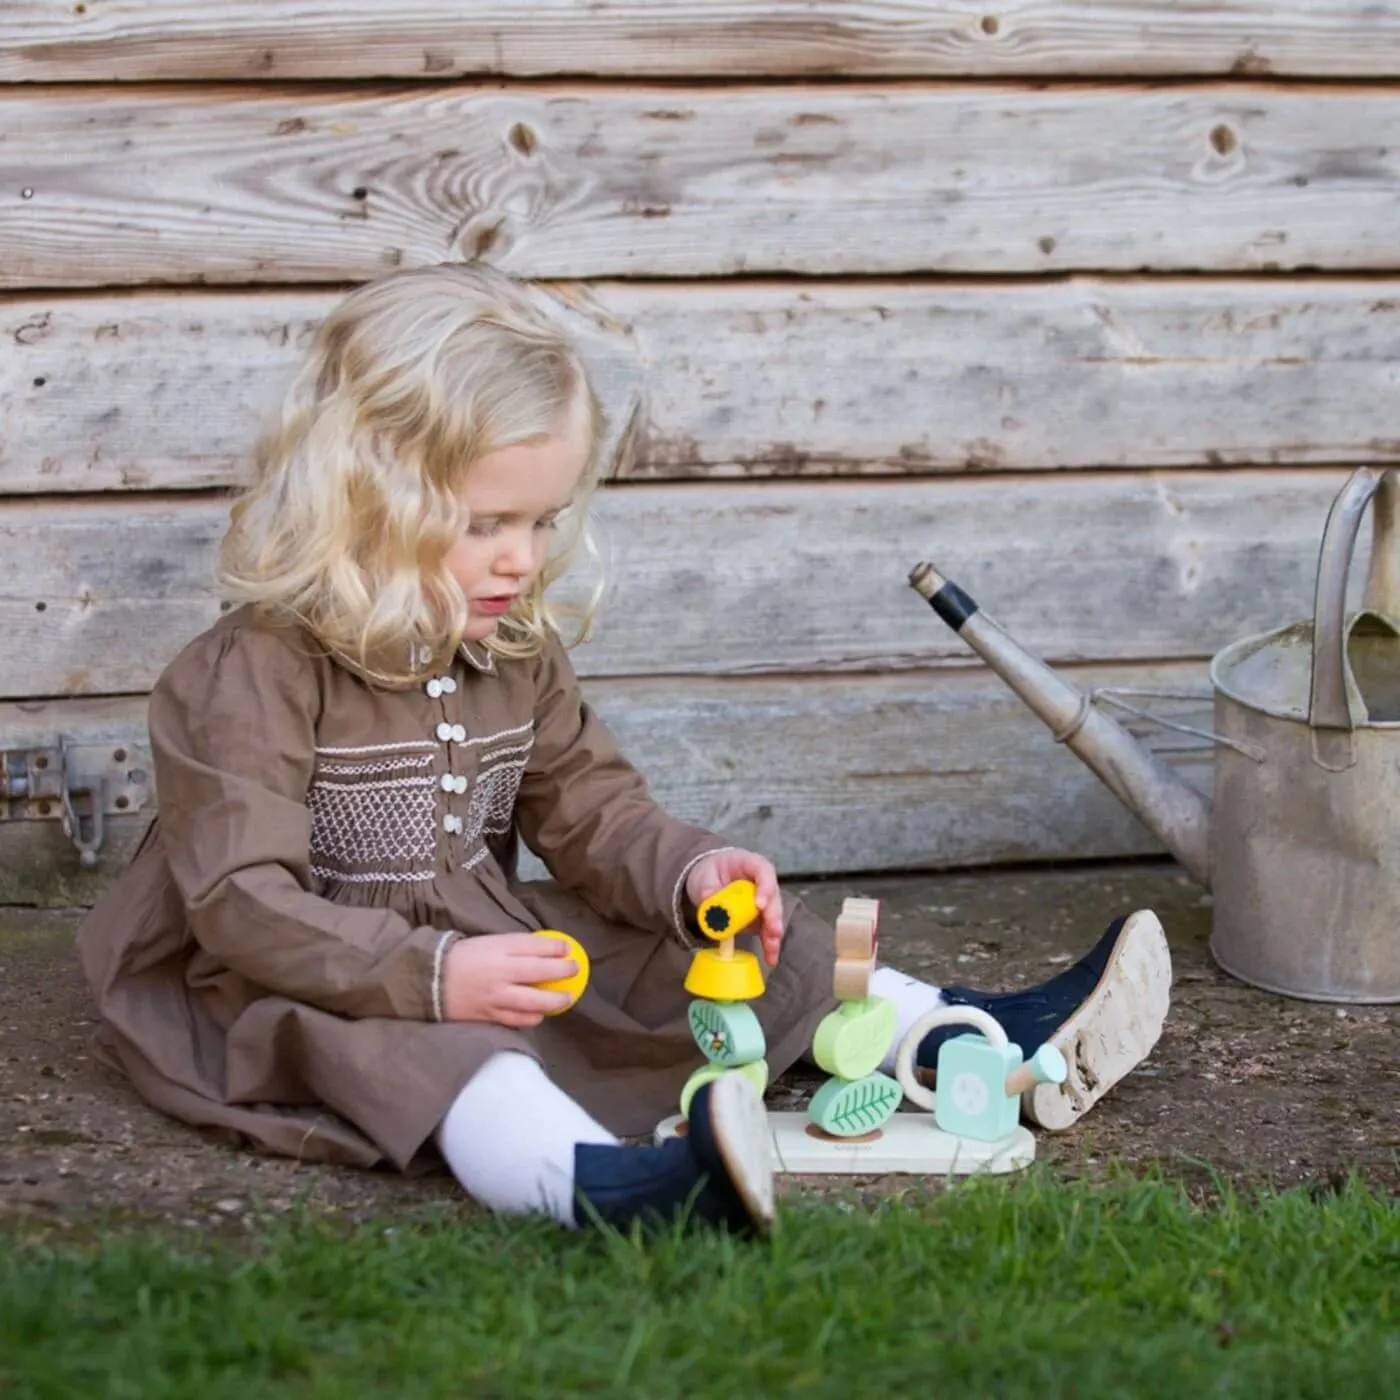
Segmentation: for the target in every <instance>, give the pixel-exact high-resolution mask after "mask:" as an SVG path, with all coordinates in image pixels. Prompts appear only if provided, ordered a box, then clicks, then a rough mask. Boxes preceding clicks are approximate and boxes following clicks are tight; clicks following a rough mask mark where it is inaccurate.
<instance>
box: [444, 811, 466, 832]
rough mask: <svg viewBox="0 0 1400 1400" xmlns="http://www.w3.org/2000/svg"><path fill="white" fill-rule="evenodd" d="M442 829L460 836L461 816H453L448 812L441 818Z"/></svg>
mask: <svg viewBox="0 0 1400 1400" xmlns="http://www.w3.org/2000/svg"><path fill="white" fill-rule="evenodd" d="M442 829H443V830H444V831H450V832H451V833H452V834H453V835H454V836H460V835H461V834H462V819H461V817H459V816H455V815H454V814H453V813H451V812H449V813H448V814H447V815H446V816H445V817H444V818H443V819H442Z"/></svg>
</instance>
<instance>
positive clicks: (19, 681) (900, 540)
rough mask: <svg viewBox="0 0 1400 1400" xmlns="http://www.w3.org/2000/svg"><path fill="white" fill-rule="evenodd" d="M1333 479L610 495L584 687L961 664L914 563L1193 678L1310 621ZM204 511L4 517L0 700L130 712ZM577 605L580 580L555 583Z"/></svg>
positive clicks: (1044, 644)
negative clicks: (1192, 671)
mask: <svg viewBox="0 0 1400 1400" xmlns="http://www.w3.org/2000/svg"><path fill="white" fill-rule="evenodd" d="M1345 476H1346V473H1345V472H1338V471H1319V470H1313V469H1301V468H1300V469H1293V470H1289V471H1230V472H1179V473H1171V474H1155V473H1126V472H1118V473H1103V474H1092V473H1090V474H1083V475H1079V474H1076V475H1070V476H1057V477H1054V478H1053V479H1050V480H1047V479H1046V478H1044V477H1040V478H1037V477H1034V476H1007V477H1004V478H999V479H998V478H992V477H963V478H946V479H934V480H928V481H919V482H899V481H888V482H878V483H873V482H872V483H857V482H840V483H817V482H802V483H776V484H775V483H768V484H763V485H751V486H724V487H722V486H691V485H680V486H629V487H615V488H612V489H610V490H608V491H606V492H605V493H603V497H602V500H601V503H600V511H599V514H600V517H601V523H602V525H603V534H604V540H605V543H606V545H607V547H608V550H609V553H610V555H611V557H612V573H613V583H612V589H611V594H612V596H611V598H610V599H609V601H608V602H607V604H606V609H605V613H604V617H603V620H602V624H601V626H600V628H599V630H598V634H597V636H596V638H595V639H594V640H591V641H590V642H588V643H587V644H586V645H585V646H584V647H582V648H581V649H580V650H579V652H578V664H579V668H580V671H581V672H582V673H583V674H585V675H594V676H617V675H624V676H625V675H643V676H645V675H657V674H674V673H695V674H702V675H726V674H727V675H736V674H744V673H754V672H784V671H822V672H832V671H840V670H886V669H889V668H909V667H917V666H924V665H935V664H939V663H941V662H944V661H948V660H953V661H959V662H966V661H968V660H969V659H970V654H969V653H968V651H967V649H966V648H965V647H964V645H963V644H962V642H960V641H959V640H958V638H957V637H956V636H954V635H953V634H952V633H951V632H950V631H949V630H948V629H947V628H946V627H944V626H943V624H942V623H940V622H939V621H938V620H937V619H936V618H935V617H934V616H933V615H932V614H931V613H930V612H929V610H928V608H927V607H926V606H925V605H924V604H923V603H922V601H921V600H920V599H919V598H918V596H917V595H916V594H914V592H913V591H912V590H911V589H910V588H909V587H908V585H907V583H906V577H907V574H908V571H909V569H910V567H911V566H912V565H913V564H914V563H915V562H916V561H917V560H918V559H919V558H921V557H932V558H933V560H934V561H935V562H936V563H937V564H938V565H939V566H940V567H942V568H943V569H944V570H945V571H946V572H947V573H949V574H950V575H951V576H952V577H954V578H955V579H957V580H958V581H959V582H960V583H962V584H963V585H964V586H965V587H966V588H967V589H968V590H969V591H970V592H971V593H972V594H973V595H974V596H975V597H978V598H979V601H981V602H982V603H983V605H984V606H986V607H987V608H988V610H989V611H990V612H991V613H993V614H994V615H995V616H997V617H999V618H1001V619H1002V620H1003V621H1004V622H1005V624H1006V625H1007V626H1008V627H1010V628H1011V629H1012V630H1013V631H1014V632H1016V633H1017V634H1018V635H1020V636H1021V637H1022V639H1023V640H1024V641H1025V642H1026V644H1027V645H1029V646H1031V647H1033V648H1035V649H1036V650H1038V651H1040V652H1041V653H1042V654H1043V655H1045V656H1046V657H1048V658H1051V659H1053V660H1057V661H1102V660H1119V659H1122V660H1138V659H1142V660H1147V659H1158V658H1165V659H1175V658H1186V657H1200V656H1205V655H1208V654H1209V653H1211V652H1212V651H1214V650H1215V649H1216V648H1217V647H1218V646H1219V645H1221V644H1222V643H1224V642H1226V641H1229V640H1233V639H1234V638H1236V637H1238V636H1241V635H1243V634H1245V633H1248V632H1252V631H1256V630H1259V629H1261V628H1263V627H1266V626H1271V625H1275V624H1277V623H1281V622H1284V621H1287V620H1289V619H1290V618H1292V617H1294V616H1296V615H1300V614H1302V613H1303V612H1304V611H1310V609H1311V595H1312V586H1313V574H1314V570H1315V560H1316V552H1317V547H1318V541H1319V538H1320V535H1321V531H1322V525H1323V520H1324V517H1325V515H1326V512H1327V509H1328V507H1329V505H1330V504H1331V501H1332V499H1333V497H1334V495H1335V493H1336V492H1337V490H1338V489H1339V488H1340V486H1341V483H1342V482H1343V480H1344V479H1345ZM225 512H226V508H225V504H224V502H222V501H210V500H206V499H200V498H188V499H183V500H182V499H179V498H166V499H154V500H153V499H147V498H144V497H135V498H132V499H129V500H124V501H121V502H104V501H102V500H100V499H96V500H94V499H83V500H73V501H64V500H62V499H58V500H41V501H29V502H26V501H24V500H22V499H21V500H12V501H9V502H5V503H0V686H3V690H0V698H24V697H26V696H58V695H72V694H99V695H100V694H114V693H134V692H140V691H144V690H146V689H148V688H149V686H150V685H151V683H152V681H153V680H154V678H155V676H156V674H157V673H158V671H159V669H160V667H161V666H162V665H163V664H164V663H165V662H166V661H167V660H168V659H169V657H170V656H172V655H173V654H174V652H175V651H176V649H177V648H178V647H179V646H180V645H182V644H183V643H184V642H185V641H186V640H187V639H188V638H189V637H191V636H192V635H193V634H194V633H195V632H197V631H198V630H199V629H200V628H202V627H204V626H205V625H207V624H208V623H209V622H210V621H212V620H213V619H214V618H215V617H216V616H217V612H218V608H219V603H218V599H217V596H216V593H215V589H214V584H213V580H212V563H213V556H214V548H215V543H216V541H217V538H218V536H219V535H220V533H221V532H222V529H223V524H224V520H225V518H226V515H225ZM574 586H575V587H581V586H582V584H581V583H580V582H576V583H575V584H574Z"/></svg>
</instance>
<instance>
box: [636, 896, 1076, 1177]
mask: <svg viewBox="0 0 1400 1400" xmlns="http://www.w3.org/2000/svg"><path fill="white" fill-rule="evenodd" d="M698 912H699V918H700V926H701V928H702V929H703V930H704V931H705V933H706V936H707V937H709V938H711V939H713V940H714V941H715V942H716V943H717V944H718V945H719V946H718V948H717V949H715V950H710V949H702V950H701V951H700V952H699V953H697V954H696V955H695V960H694V962H693V963H692V965H691V969H690V973H689V974H688V975H687V977H686V983H685V985H686V987H687V989H688V990H690V991H692V992H695V993H696V994H697V1000H696V1001H694V1002H692V1003H691V1006H690V1028H691V1033H692V1034H693V1035H694V1036H695V1043H696V1044H697V1045H698V1046H699V1047H700V1050H701V1052H702V1053H703V1054H704V1056H705V1060H706V1063H705V1065H704V1066H702V1067H701V1068H700V1069H698V1070H696V1072H695V1073H694V1074H693V1075H692V1076H691V1077H690V1080H689V1082H688V1083H687V1084H686V1086H685V1090H684V1092H683V1094H682V1101H681V1114H680V1115H679V1116H677V1115H672V1116H671V1117H669V1118H666V1119H664V1120H663V1121H662V1122H661V1123H659V1124H658V1125H657V1127H656V1135H655V1136H656V1141H657V1142H664V1141H666V1140H667V1139H668V1138H669V1137H673V1136H675V1135H676V1134H678V1133H681V1132H684V1131H685V1116H684V1115H685V1113H686V1111H687V1110H688V1109H689V1106H690V1100H691V1098H692V1096H693V1095H694V1093H695V1091H696V1089H698V1088H699V1087H700V1085H701V1084H704V1083H707V1082H709V1081H710V1080H711V1079H717V1078H718V1077H719V1076H720V1075H721V1074H726V1073H729V1072H731V1071H733V1070H738V1071H740V1072H742V1073H744V1074H748V1075H750V1076H751V1077H752V1078H753V1081H754V1083H755V1085H756V1086H757V1087H758V1088H759V1090H760V1091H762V1090H763V1089H764V1088H765V1087H766V1082H767V1078H768V1067H767V1065H766V1063H765V1062H764V1059H763V1055H764V1040H763V1031H762V1029H761V1028H760V1027H759V1024H758V1018H757V1017H756V1016H755V1015H754V1014H753V1010H752V1008H750V1007H749V1006H748V1005H746V1004H745V1003H746V1002H747V1001H749V1000H752V998H753V997H754V996H757V995H759V994H760V993H761V992H762V990H763V985H762V981H763V974H762V971H761V969H760V968H759V967H758V963H757V959H752V954H747V955H742V954H739V953H738V952H737V950H735V949H734V948H733V947H732V946H731V947H729V948H726V946H725V944H726V941H727V940H729V939H732V937H733V935H734V934H736V933H739V932H742V931H743V929H745V928H747V927H748V926H749V924H751V923H752V922H754V920H755V919H756V918H757V917H758V908H757V905H756V904H755V903H754V890H753V887H752V886H747V887H745V883H744V882H739V883H738V884H736V885H731V886H727V887H726V888H725V889H723V890H721V891H719V893H718V894H716V895H715V896H713V898H712V899H710V900H707V901H706V902H705V903H704V904H702V905H701V906H700V910H699V911H698ZM879 924H880V906H879V903H878V901H876V900H873V899H848V900H846V902H845V903H844V904H843V905H842V907H841V915H840V917H839V918H838V920H837V922H836V966H835V971H834V973H833V977H832V982H833V988H834V991H835V993H836V999H837V1001H838V1002H839V1003H840V1005H839V1006H838V1007H837V1009H836V1010H835V1011H833V1012H831V1013H830V1014H828V1015H827V1016H825V1017H823V1018H822V1021H821V1024H820V1025H819V1026H818V1027H817V1031H816V1035H815V1037H814V1039H813V1043H812V1056H813V1058H814V1059H815V1060H816V1062H817V1064H819V1065H820V1066H821V1067H822V1068H823V1069H824V1070H826V1072H827V1073H828V1074H830V1075H831V1079H830V1080H829V1081H828V1082H827V1083H826V1084H824V1085H823V1086H822V1087H821V1088H820V1089H819V1090H818V1091H817V1093H816V1095H815V1097H814V1098H813V1099H812V1102H811V1104H810V1105H809V1107H808V1109H807V1110H806V1111H805V1112H802V1111H781V1110H779V1111H772V1112H770V1113H769V1114H768V1124H769V1129H770V1131H771V1133H772V1139H773V1157H774V1161H775V1163H776V1165H777V1168H778V1170H780V1171H784V1172H794V1173H800V1174H804V1175H805V1174H808V1173H814V1174H817V1175H872V1174H878V1175H883V1174H885V1173H889V1172H908V1173H917V1174H918V1175H921V1176H931V1177H947V1176H953V1175H957V1176H965V1175H968V1174H969V1173H973V1172H979V1173H980V1172H993V1173H1001V1172H1011V1171H1019V1170H1020V1169H1022V1168H1024V1167H1026V1166H1028V1165H1029V1164H1030V1163H1031V1162H1033V1161H1034V1160H1035V1139H1034V1138H1033V1137H1032V1136H1031V1134H1030V1132H1029V1131H1028V1130H1027V1129H1026V1128H1025V1127H1024V1126H1023V1125H1022V1124H1021V1122H1020V1121H1019V1120H1020V1105H1021V1095H1022V1094H1023V1093H1025V1091H1026V1090H1027V1089H1029V1088H1030V1087H1031V1086H1032V1085H1033V1084H1040V1083H1060V1082H1063V1080H1064V1078H1065V1075H1066V1073H1067V1072H1068V1067H1067V1066H1066V1064H1065V1061H1064V1056H1063V1055H1061V1054H1060V1052H1059V1051H1058V1050H1056V1049H1055V1048H1054V1046H1052V1045H1045V1046H1042V1047H1041V1048H1040V1049H1039V1050H1037V1051H1036V1053H1035V1054H1034V1055H1033V1056H1032V1057H1031V1059H1030V1061H1029V1062H1028V1063H1024V1064H1023V1063H1022V1055H1021V1050H1020V1048H1019V1047H1018V1046H1016V1045H1012V1044H1010V1043H1009V1042H1008V1040H1007V1035H1006V1032H1005V1030H1004V1029H1003V1028H1002V1027H1001V1025H1000V1024H999V1023H998V1022H997V1021H996V1020H995V1019H994V1018H993V1017H991V1016H989V1015H988V1014H987V1013H986V1012H985V1011H982V1010H980V1009H979V1008H977V1007H972V1006H943V1007H939V1008H937V1009H936V1010H933V1011H930V1012H928V1013H927V1014H926V1015H924V1016H921V1017H920V1018H919V1019H918V1020H917V1021H916V1022H915V1023H914V1024H913V1025H912V1026H910V1027H909V1029H908V1030H907V1031H906V1032H905V1033H904V1035H903V1036H902V1037H901V1038H900V1041H899V1047H898V1050H897V1052H896V1054H895V1072H894V1078H893V1079H891V1078H890V1077H889V1076H888V1075H886V1074H883V1073H881V1072H880V1071H879V1066H880V1064H881V1063H882V1062H883V1060H884V1058H885V1056H886V1055H888V1054H889V1052H890V1048H891V1046H892V1045H893V1043H894V1039H895V1036H896V1035H897V1034H898V1012H897V1010H896V1008H895V1006H894V1004H893V1003H892V1002H890V1001H889V1000H888V999H887V998H884V997H878V996H871V995H870V979H871V976H872V974H873V973H874V971H875V959H876V948H877V944H878V942H879ZM746 957H747V958H750V959H752V964H753V965H752V968H751V969H750V970H749V971H738V970H737V969H735V968H734V967H732V966H727V965H728V964H732V963H738V964H740V966H741V967H742V966H743V964H744V960H745V958H746ZM749 989H752V995H751V996H739V995H733V994H734V993H737V992H744V991H746V990H749ZM721 993H729V994H731V995H729V996H723V995H721ZM954 1025H960V1026H962V1027H965V1028H966V1027H970V1028H971V1029H972V1031H973V1032H974V1033H972V1034H962V1035H957V1036H954V1037H952V1038H950V1039H949V1040H947V1041H945V1042H944V1044H943V1045H942V1046H941V1047H940V1048H939V1054H938V1079H937V1083H938V1094H937V1096H936V1097H935V1095H934V1094H932V1093H931V1092H930V1091H929V1089H928V1087H927V1086H926V1085H924V1084H923V1083H921V1082H920V1077H919V1071H918V1070H917V1068H916V1065H915V1055H916V1052H917V1050H918V1047H919V1046H920V1044H921V1043H922V1042H923V1039H924V1037H925V1036H926V1035H927V1034H928V1033H929V1032H930V1031H932V1030H936V1029H937V1028H938V1027H940V1026H954ZM905 1098H907V1099H908V1100H909V1102H910V1103H911V1104H912V1105H913V1106H914V1107H915V1108H922V1109H926V1110H928V1112H925V1113H896V1111H895V1110H896V1109H897V1108H898V1107H899V1105H900V1103H901V1101H902V1100H903V1099H905Z"/></svg>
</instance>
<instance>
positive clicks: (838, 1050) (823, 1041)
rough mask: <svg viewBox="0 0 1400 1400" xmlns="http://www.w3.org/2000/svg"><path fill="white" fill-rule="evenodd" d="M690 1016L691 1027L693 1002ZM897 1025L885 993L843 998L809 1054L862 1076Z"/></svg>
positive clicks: (828, 1067)
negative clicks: (849, 998) (854, 998)
mask: <svg viewBox="0 0 1400 1400" xmlns="http://www.w3.org/2000/svg"><path fill="white" fill-rule="evenodd" d="M691 1016H692V1020H691V1025H692V1027H693V1026H694V1024H695V1022H694V1019H693V1018H694V1007H693V1006H692V1008H691ZM898 1029H899V1012H898V1010H897V1008H896V1007H895V1004H894V1002H892V1001H890V1000H889V998H888V997H866V998H865V999H864V1000H863V1001H843V1002H842V1003H841V1005H840V1006H839V1007H837V1009H836V1010H835V1011H833V1012H831V1013H830V1014H828V1015H827V1016H824V1017H823V1018H822V1022H821V1024H820V1025H819V1026H818V1027H817V1033H816V1035H815V1037H814V1038H813V1040H812V1058H813V1059H814V1060H816V1062H817V1063H818V1064H819V1065H820V1066H821V1067H822V1068H823V1069H824V1070H825V1071H826V1072H827V1073H828V1074H834V1075H835V1076H836V1077H837V1078H838V1079H864V1078H865V1076H866V1075H867V1074H870V1073H872V1072H873V1071H875V1070H877V1069H879V1067H880V1061H881V1060H883V1059H884V1058H885V1056H886V1054H887V1053H888V1052H889V1048H890V1045H891V1044H892V1043H893V1041H894V1036H895V1032H896V1031H897V1030H898ZM697 1039H698V1037H697ZM701 1049H702V1050H703V1049H704V1046H701Z"/></svg>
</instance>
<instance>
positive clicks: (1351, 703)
mask: <svg viewBox="0 0 1400 1400" xmlns="http://www.w3.org/2000/svg"><path fill="white" fill-rule="evenodd" d="M1367 618H1371V619H1374V620H1375V621H1377V622H1380V623H1382V624H1383V625H1384V626H1385V627H1387V628H1388V629H1389V630H1390V631H1391V632H1393V633H1394V634H1395V636H1396V638H1397V639H1400V620H1397V619H1396V618H1393V617H1389V616H1387V615H1386V614H1385V613H1381V612H1377V611H1375V609H1373V608H1359V609H1357V611H1356V612H1354V613H1350V614H1348V616H1347V618H1346V620H1345V623H1344V637H1345V638H1347V639H1349V638H1350V637H1351V634H1352V631H1353V630H1354V629H1355V627H1356V625H1357V623H1359V622H1361V621H1362V620H1364V619H1367ZM1313 630H1314V624H1313V620H1312V619H1311V618H1299V619H1298V620H1297V621H1295V622H1288V623H1285V624H1284V625H1283V626H1282V627H1272V628H1270V629H1269V630H1268V631H1266V632H1254V633H1251V634H1250V635H1249V636H1247V637H1239V638H1237V639H1236V640H1235V641H1233V642H1229V643H1227V644H1226V645H1225V646H1223V647H1221V649H1220V650H1219V651H1218V652H1216V653H1215V655H1214V656H1213V657H1212V658H1211V660H1210V669H1209V676H1210V684H1211V688H1212V690H1214V691H1215V693H1216V694H1217V695H1223V696H1224V697H1225V698H1226V699H1227V700H1233V701H1234V702H1235V704H1237V705H1240V706H1242V707H1243V708H1244V709H1246V710H1251V711H1253V712H1254V713H1255V714H1260V715H1267V716H1269V718H1271V719H1281V720H1285V721H1288V722H1289V723H1292V724H1299V725H1302V726H1304V727H1305V728H1309V729H1311V728H1314V727H1315V726H1314V725H1313V723H1312V721H1311V720H1310V718H1309V716H1308V711H1307V695H1306V694H1304V695H1303V703H1302V705H1301V706H1300V707H1295V708H1292V709H1284V708H1282V707H1281V706H1279V705H1276V704H1266V703H1263V702H1261V701H1260V700H1259V698H1258V697H1257V696H1252V695H1247V694H1245V693H1244V692H1243V691H1242V690H1241V689H1239V688H1238V687H1237V686H1234V685H1231V684H1230V682H1229V680H1228V679H1226V673H1227V672H1228V671H1229V670H1230V668H1231V667H1232V666H1233V665H1235V664H1236V663H1237V662H1239V661H1240V659H1241V658H1242V656H1243V655H1244V654H1245V653H1248V652H1252V651H1262V650H1263V649H1264V648H1265V647H1266V646H1268V645H1269V644H1270V643H1271V642H1276V641H1278V640H1280V639H1281V638H1283V637H1285V636H1287V635H1288V634H1290V633H1295V634H1300V636H1301V637H1306V640H1307V643H1308V649H1309V652H1310V653H1311V650H1312V641H1313V639H1312V633H1313ZM1342 664H1343V667H1344V669H1345V674H1346V691H1347V701H1348V708H1349V710H1350V712H1351V726H1350V727H1351V728H1353V729H1379V730H1386V731H1389V730H1400V720H1377V719H1371V718H1370V717H1369V715H1367V713H1366V702H1365V700H1364V699H1363V698H1362V696H1361V691H1360V688H1359V687H1358V686H1357V684H1356V680H1355V678H1354V676H1353V675H1352V669H1351V661H1350V659H1349V658H1348V657H1346V656H1345V653H1344V656H1343V663H1342Z"/></svg>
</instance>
